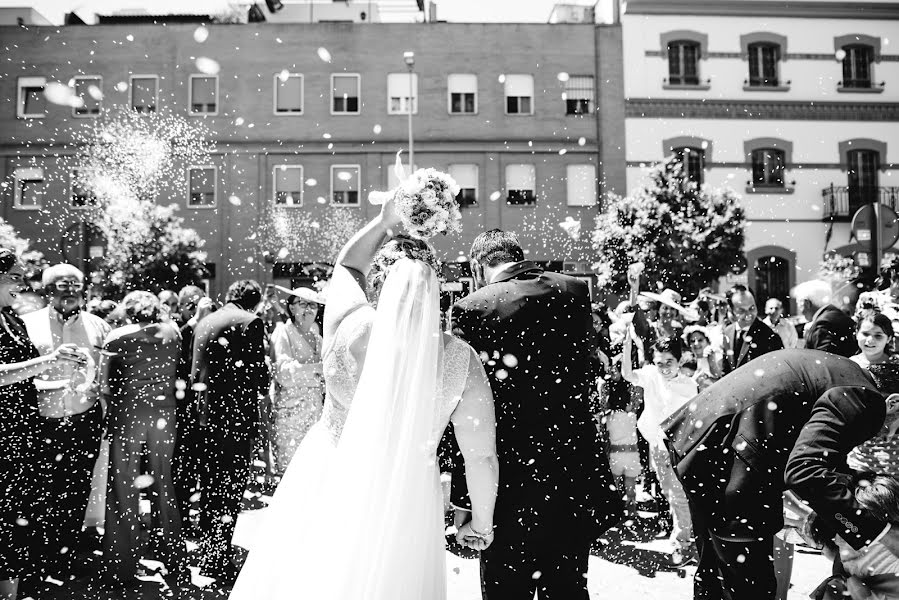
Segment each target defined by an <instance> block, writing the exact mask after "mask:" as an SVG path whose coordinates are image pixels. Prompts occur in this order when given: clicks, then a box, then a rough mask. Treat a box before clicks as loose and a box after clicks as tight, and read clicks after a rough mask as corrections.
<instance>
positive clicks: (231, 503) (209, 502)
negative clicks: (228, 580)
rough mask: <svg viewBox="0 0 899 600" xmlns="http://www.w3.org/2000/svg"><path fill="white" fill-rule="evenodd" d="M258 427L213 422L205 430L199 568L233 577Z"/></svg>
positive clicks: (212, 420)
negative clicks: (234, 539) (236, 541)
mask: <svg viewBox="0 0 899 600" xmlns="http://www.w3.org/2000/svg"><path fill="white" fill-rule="evenodd" d="M255 432H256V425H255V423H249V422H247V423H238V422H236V421H235V422H231V423H228V421H227V420H225V419H213V418H210V420H209V423H208V424H207V425H206V426H205V427H204V428H203V454H202V455H203V457H204V460H205V462H204V464H203V468H202V470H201V475H200V487H201V489H202V492H201V495H200V530H201V536H202V539H201V542H200V552H199V554H200V568H201V570H202V571H204V572H206V573H209V574H210V575H214V574H219V575H222V574H233V569H234V568H233V566H232V563H231V538H232V537H234V525H235V523H236V521H237V515H238V513H239V512H240V504H241V501H242V500H243V493H244V490H245V489H246V485H247V481H248V480H249V477H250V466H251V460H252V453H253V438H252V436H253V435H254V434H255Z"/></svg>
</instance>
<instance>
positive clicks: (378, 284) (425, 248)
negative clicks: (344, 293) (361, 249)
mask: <svg viewBox="0 0 899 600" xmlns="http://www.w3.org/2000/svg"><path fill="white" fill-rule="evenodd" d="M403 258H410V259H412V260H420V261H422V262H424V263H427V264H428V265H429V266H430V267H431V268H432V269H434V271H435V272H436V273H437V278H438V279H440V278H441V273H442V271H443V267H442V264H441V262H440V260H439V259H438V258H437V251H436V250H435V249H434V247H433V246H432V245H431V244H429V243H428V242H426V241H425V240H419V239H416V238H413V237H409V236H407V235H398V236H396V237H395V238H393V239H392V240H390V241H389V242H387V243H386V244H384V245H383V246H382V247H381V249H380V250H378V252H377V254H375V257H374V258H373V259H372V260H371V270H370V271H369V272H368V276H367V277H366V283H367V284H368V285H367V286H366V287H367V294H368V300H369V302H371V303H372V304H377V303H378V297H379V296H380V295H381V288H383V287H384V280H386V279H387V273H388V271H390V267H391V266H393V264H394V263H396V262H397V261H398V260H401V259H403Z"/></svg>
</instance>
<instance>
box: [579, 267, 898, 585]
mask: <svg viewBox="0 0 899 600" xmlns="http://www.w3.org/2000/svg"><path fill="white" fill-rule="evenodd" d="M628 281H629V284H630V294H629V298H628V299H627V300H625V301H623V302H621V303H620V304H619V305H618V306H617V307H615V308H614V310H613V309H610V308H609V307H607V306H605V305H603V304H597V305H594V325H595V329H596V332H597V338H598V340H599V342H598V351H597V356H596V361H597V363H598V365H599V370H600V372H601V374H602V376H601V378H600V379H599V381H598V389H597V392H598V393H597V402H596V404H595V413H596V415H595V416H596V418H597V423H598V427H599V428H600V431H601V432H602V433H603V434H604V436H603V437H604V440H605V442H606V444H607V446H606V448H607V451H608V456H609V463H610V467H611V469H612V473H613V475H614V476H615V477H616V479H617V485H618V487H619V489H621V490H623V495H624V498H625V500H626V502H627V505H628V513H627V514H628V517H629V519H630V520H629V521H628V522H627V523H628V525H630V526H632V527H640V526H642V527H643V528H650V529H652V528H653V527H655V529H656V533H658V534H659V535H660V536H662V535H666V534H668V535H670V544H671V550H670V551H671V558H670V560H671V563H672V564H674V565H681V564H684V563H686V562H688V561H693V560H697V559H698V556H697V548H696V539H697V537H698V536H699V535H700V532H697V531H694V523H693V520H694V519H695V518H696V514H695V510H696V507H695V506H693V507H692V508H693V511H694V512H693V513H692V514H691V507H690V502H689V501H688V494H686V493H685V490H684V484H683V482H682V481H681V479H682V477H677V476H675V473H674V470H673V468H672V464H671V453H670V452H669V450H668V449H667V448H666V446H665V443H663V440H664V438H665V435H666V434H665V431H664V429H665V427H666V425H668V426H670V423H666V419H669V418H671V417H672V415H674V414H675V413H677V412H678V411H681V412H683V411H682V410H681V409H682V407H684V406H685V405H687V403H691V402H692V404H694V405H696V404H700V403H701V402H700V400H699V399H700V398H702V396H701V395H700V396H697V394H699V393H700V392H702V391H703V390H707V389H709V388H710V386H713V385H714V384H715V382H717V381H719V380H721V379H722V378H723V377H725V376H726V375H727V374H729V373H732V372H733V371H735V370H737V369H739V368H740V367H742V366H744V365H746V364H748V363H750V362H751V361H753V360H755V359H759V358H760V357H763V356H765V355H768V354H769V353H772V352H776V351H778V350H782V349H812V350H823V351H826V352H829V353H831V354H835V355H839V356H843V357H847V358H850V360H852V361H854V362H855V363H857V364H858V365H860V366H861V367H862V368H863V369H865V370H866V371H867V372H868V373H869V374H870V375H871V377H872V378H873V381H874V382H875V383H876V386H877V389H878V390H879V391H880V392H882V393H883V395H884V396H888V395H889V394H893V393H899V354H897V350H899V348H897V337H899V336H897V334H896V332H897V330H899V266H897V267H891V268H887V269H885V270H884V271H883V273H882V274H881V278H880V283H881V285H880V286H879V287H880V288H881V289H880V290H879V291H870V292H864V293H859V289H858V287H857V286H854V285H851V284H850V285H847V286H845V287H844V288H842V289H837V290H835V289H832V287H831V284H829V283H828V282H826V281H822V280H812V281H807V282H804V283H802V284H800V285H798V286H796V287H795V288H794V289H793V290H792V292H791V297H792V298H793V299H794V300H795V302H796V306H797V311H798V313H799V314H798V315H797V317H794V318H787V317H786V316H785V315H784V304H783V301H782V300H781V299H778V298H769V299H767V301H766V302H765V305H764V306H765V315H764V317H763V318H760V315H759V314H758V308H757V307H758V299H757V298H756V297H755V295H754V294H753V292H752V290H750V289H748V288H747V287H746V286H743V285H735V286H733V287H732V288H731V289H729V290H728V291H727V292H726V294H724V295H721V296H719V295H716V294H713V293H711V292H709V291H708V290H704V291H703V292H702V293H700V295H699V297H698V298H697V299H696V300H694V301H693V302H691V303H689V304H686V305H685V304H682V302H681V296H680V294H679V293H677V292H676V291H674V290H671V289H665V290H664V291H662V292H661V293H659V294H655V293H650V292H640V276H639V273H630V274H629V276H628ZM785 356H792V355H785ZM782 362H783V361H782ZM793 362H796V363H797V364H796V365H793V367H795V370H797V371H798V370H801V365H799V364H798V363H799V360H798V359H793ZM754 364H756V365H758V363H754ZM760 374H761V375H764V376H765V377H767V374H766V373H764V368H761V367H760V368H759V369H757V372H756V373H755V374H754V375H755V376H756V378H757V377H758V376H760ZM728 379H730V378H728ZM734 381H736V380H734ZM834 385H836V384H834ZM784 386H785V387H786V386H787V382H786V381H784ZM716 389H717V388H712V390H710V391H709V393H712V394H713V395H715V394H714V392H713V390H716ZM754 392H755V391H754V390H752V391H750V390H749V389H747V390H746V393H749V394H752V393H754ZM720 393H721V392H718V394H720ZM715 403H716V404H719V403H718V402H715ZM699 422H700V423H701V420H700V421H699ZM698 426H699V425H697V427H698ZM897 427H899V420H897V419H895V418H893V419H890V418H888V419H887V424H886V425H884V427H883V429H882V430H881V431H880V432H879V433H877V434H876V435H875V436H874V437H873V438H871V439H869V440H868V441H866V442H865V443H863V444H860V445H858V446H857V447H856V448H855V449H854V450H852V452H851V453H850V454H849V456H848V457H847V460H848V463H849V465H850V466H851V467H852V468H853V469H855V470H856V471H859V472H864V473H876V474H878V478H876V479H874V478H873V476H872V477H869V478H868V479H861V480H860V481H861V483H860V485H861V486H862V487H864V490H861V488H860V498H861V499H859V500H858V501H859V502H860V503H861V502H864V501H867V502H869V504H871V505H872V506H874V505H875V504H878V505H879V508H878V509H877V510H879V511H880V512H881V513H883V514H885V515H889V518H888V519H887V520H888V521H893V522H895V521H897V518H896V517H897V516H899V495H897V494H896V492H897V491H899V483H897V481H896V479H894V478H897V477H899V439H897V437H896V436H895V435H894V434H895V432H896V429H897ZM670 433H671V432H670V431H669V432H668V434H669V439H670V438H671V435H670ZM640 483H642V486H639V485H638V484H640ZM780 485H781V487H782V486H783V481H781V482H780ZM638 487H642V499H644V500H646V501H649V500H651V499H652V498H651V497H652V496H653V495H655V496H656V498H655V500H656V502H655V504H656V505H657V506H659V507H661V510H662V512H663V513H664V512H668V513H669V514H670V517H669V518H668V519H664V518H662V519H657V520H655V521H647V520H644V519H640V518H639V515H640V514H641V512H638V511H637V508H638V502H637V500H638V494H637V488H638ZM688 491H689V490H688ZM694 491H695V490H694ZM700 491H701V490H700ZM706 491H708V492H710V490H709V488H706ZM884 504H886V505H889V506H887V507H885V506H884ZM640 507H641V508H644V507H645V505H644V504H643V503H641V504H640ZM716 510H717V509H716ZM797 512H799V513H802V514H805V513H804V512H803V510H801V509H800V510H798V511H797ZM643 514H644V515H646V514H647V513H645V512H643ZM647 516H648V515H647ZM700 528H702V527H700ZM788 534H789V531H787V530H785V531H784V532H782V533H781V534H779V535H778V536H775V537H774V539H773V540H772V543H769V545H768V549H767V552H766V557H767V556H772V557H774V563H775V564H774V566H775V569H776V572H777V597H778V598H786V594H787V590H788V588H789V580H790V572H791V565H792V553H793V546H792V544H791V543H788V542H789V541H795V540H796V536H795V535H793V536H790V535H788ZM837 540H840V538H837ZM819 541H820V540H819ZM772 544H773V547H772ZM818 545H820V544H818ZM828 545H829V544H828ZM843 550H844V552H843V556H844V557H847V556H850V555H849V554H847V551H846V548H843ZM855 554H858V553H855ZM883 558H884V557H880V559H883ZM856 559H857V557H856ZM880 559H878V560H880ZM896 560H897V559H896V557H895V556H892V561H893V562H895V561H896ZM887 563H889V564H893V563H891V562H889V561H886V560H881V561H880V563H879V567H882V566H884V564H887ZM848 564H849V566H850V567H851V566H852V565H853V564H855V563H853V562H852V557H850V559H849V563H848ZM864 566H865V568H869V567H870V564H869V563H865V565H864ZM895 571H896V569H893V571H885V572H895ZM865 574H866V575H870V574H871V572H870V571H868V572H866V573H865ZM719 578H720V576H719ZM725 579H726V578H725ZM823 589H824V588H823V587H822V591H821V593H820V594H821V597H828V596H826V595H825V594H824V591H823ZM890 589H892V588H890ZM697 593H698V592H697ZM848 595H849V592H846V596H848ZM697 597H699V596H697ZM702 597H705V596H702ZM726 597H728V598H730V597H731V596H726ZM733 597H736V596H733ZM760 597H761V596H760ZM834 597H839V596H834ZM853 597H855V596H853ZM866 597H867V596H866ZM888 597H893V596H888Z"/></svg>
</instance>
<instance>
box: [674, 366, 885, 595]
mask: <svg viewBox="0 0 899 600" xmlns="http://www.w3.org/2000/svg"><path fill="white" fill-rule="evenodd" d="M885 414H886V410H885V399H884V397H883V395H882V394H881V393H880V392H878V391H877V389H876V388H875V387H874V384H873V383H872V382H871V380H870V376H868V375H867V374H865V373H864V371H863V370H862V369H861V368H860V367H859V366H858V365H857V364H855V363H854V362H852V361H851V360H849V359H846V358H841V357H839V356H836V355H833V354H828V353H825V352H818V351H809V350H799V349H794V350H778V351H775V352H770V353H768V354H766V355H764V356H761V357H759V358H758V359H756V360H755V361H754V362H753V363H752V364H747V365H743V366H742V367H740V368H738V369H737V370H736V371H734V372H733V373H730V374H729V375H727V376H725V377H723V378H721V380H719V381H717V382H715V383H714V384H712V385H711V386H710V387H708V388H707V389H705V390H703V391H702V392H700V393H699V395H698V396H696V397H695V398H693V400H692V401H691V402H689V403H687V404H686V405H684V406H683V407H681V409H679V410H678V411H676V412H675V413H674V414H673V415H672V416H671V417H669V418H668V419H667V420H666V421H665V422H664V423H663V424H662V428H663V430H664V431H665V434H666V437H665V443H666V445H667V446H668V451H669V456H670V457H671V459H672V461H674V462H675V464H676V468H677V471H678V475H679V477H680V480H681V482H682V484H683V487H684V490H685V491H686V493H687V495H688V497H689V499H690V502H691V509H692V515H693V525H694V529H695V531H696V537H697V545H698V546H699V552H700V558H699V567H698V569H697V571H696V576H695V579H694V595H695V597H696V598H729V599H732V600H744V599H745V600H760V599H773V598H774V597H775V594H776V591H777V579H776V577H775V569H774V564H773V559H772V550H773V547H774V536H775V534H776V533H777V532H778V531H780V530H781V529H782V528H783V525H784V517H783V492H784V491H786V490H792V491H793V492H795V494H796V495H798V496H799V497H800V498H801V499H802V500H804V501H806V502H808V503H809V505H810V506H811V508H812V509H813V510H815V512H817V513H818V516H819V518H821V519H822V521H821V523H822V524H824V526H825V527H826V528H828V529H829V531H831V532H832V533H837V534H839V535H840V537H842V538H843V539H844V540H845V541H847V542H848V543H849V544H851V545H852V547H853V548H855V549H856V550H858V549H861V548H863V547H865V546H867V545H869V544H870V543H871V542H873V541H874V540H875V539H877V538H878V537H879V536H882V537H881V538H880V539H881V540H882V541H883V543H884V544H885V545H889V547H890V548H891V551H894V552H899V532H897V531H895V530H892V529H888V528H887V527H886V525H887V523H886V521H885V520H884V519H883V518H882V517H880V516H878V515H876V514H873V513H872V512H870V511H866V510H863V509H859V506H858V504H856V503H855V501H854V498H853V490H852V488H851V487H850V485H849V482H850V478H849V477H848V476H847V475H848V472H849V470H848V467H847V466H846V455H847V454H848V453H849V451H850V450H851V449H852V448H853V447H854V446H857V445H858V444H860V443H862V442H864V441H865V440H867V439H868V438H870V437H872V436H873V435H875V434H876V433H877V431H878V430H880V428H881V426H882V424H883V422H884V416H885Z"/></svg>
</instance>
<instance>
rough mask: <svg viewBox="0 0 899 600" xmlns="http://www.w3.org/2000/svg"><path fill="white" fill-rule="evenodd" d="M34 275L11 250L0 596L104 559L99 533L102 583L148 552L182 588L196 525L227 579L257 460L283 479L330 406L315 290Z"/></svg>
mask: <svg viewBox="0 0 899 600" xmlns="http://www.w3.org/2000/svg"><path fill="white" fill-rule="evenodd" d="M37 287H39V290H38V295H37V296H35V294H34V293H33V292H34V290H33V289H32V286H31V285H30V284H29V282H27V281H26V277H25V272H24V271H23V268H22V266H21V265H20V263H19V261H18V258H17V257H16V255H15V254H14V253H13V252H12V251H10V250H6V249H0V324H2V327H0V411H3V415H2V417H0V448H3V452H2V453H0V540H3V543H2V544H0V598H13V599H14V598H16V597H27V596H28V595H38V596H39V590H40V588H41V586H42V585H45V584H46V582H51V583H53V584H56V585H62V584H65V583H66V582H68V581H70V580H73V579H76V578H79V577H81V576H84V575H87V574H88V573H90V572H91V571H96V570H97V569H96V565H88V564H85V561H84V557H85V556H86V555H87V556H90V555H91V552H92V550H94V549H96V547H97V546H99V549H100V550H102V553H101V556H102V566H101V569H100V574H101V582H102V583H103V584H104V585H106V586H111V587H114V588H121V587H128V586H131V585H133V584H135V583H136V582H137V580H136V579H135V576H140V575H146V574H148V573H147V569H146V567H144V566H142V565H141V564H140V562H139V559H140V558H142V557H152V558H155V559H158V560H159V561H161V562H162V563H163V564H164V565H165V568H164V571H163V572H162V573H161V574H163V575H165V577H166V580H167V582H168V583H169V586H170V587H171V588H173V589H179V588H183V587H184V586H187V585H189V583H190V578H191V574H190V571H189V570H188V566H187V563H186V559H187V546H186V543H185V540H186V538H188V537H189V538H192V539H194V540H196V541H197V543H198V545H199V552H198V553H197V556H198V557H199V566H200V573H201V574H203V575H206V576H209V577H213V578H216V579H219V580H223V581H226V582H227V581H233V580H234V578H235V577H236V574H237V567H236V566H235V561H234V556H233V547H232V545H231V541H232V536H233V533H234V526H235V522H236V520H237V516H238V513H239V511H240V508H241V502H242V500H243V498H244V494H245V490H246V486H247V483H248V481H249V479H250V477H251V470H252V467H253V461H254V460H262V462H263V463H264V464H265V467H266V473H267V476H268V479H267V481H266V483H267V484H271V483H273V482H274V480H275V479H274V478H275V476H277V474H279V473H283V471H284V469H285V468H286V465H287V463H288V462H289V461H290V459H291V457H292V455H293V452H294V451H295V450H296V448H297V447H298V446H299V444H300V442H301V441H302V439H303V437H304V436H305V434H306V432H307V431H308V429H309V428H310V427H311V425H312V424H314V423H315V421H316V420H317V419H318V416H319V415H320V413H321V410H322V403H323V396H324V379H323V374H322V368H321V350H322V344H321V341H322V338H321V332H320V324H321V313H322V308H323V299H322V297H321V296H320V295H319V294H318V293H317V292H315V291H313V290H311V289H306V288H301V289H296V290H289V289H286V288H280V290H281V291H278V290H276V289H275V288H274V286H269V287H267V288H266V289H265V291H263V288H262V287H261V286H260V285H259V284H258V283H256V282H255V281H251V280H243V281H238V282H236V283H234V284H233V285H232V286H231V287H230V288H229V289H228V291H227V294H226V298H225V303H224V304H223V305H219V304H217V303H216V302H215V301H214V300H212V299H211V298H208V297H207V295H206V293H205V292H204V291H203V290H202V289H201V288H199V287H197V286H192V285H190V286H186V287H184V288H183V289H181V290H180V291H178V292H175V291H172V290H164V291H162V292H160V293H159V294H153V293H150V292H148V291H134V292H131V293H129V294H127V295H126V296H125V297H124V299H122V300H121V301H120V302H113V301H111V300H100V299H91V300H89V301H88V300H87V299H86V297H85V296H86V290H85V281H84V274H83V273H82V272H81V271H80V270H79V269H78V268H76V267H75V266H73V265H69V264H58V265H53V266H50V267H48V268H46V269H44V271H43V273H42V275H41V279H40V285H39V286H37ZM35 297H38V298H40V299H41V302H35V301H34V299H35ZM26 300H27V301H26ZM42 303H45V305H44V306H43V307H39V306H40V304H42ZM147 500H149V502H150V504H151V511H150V514H151V522H150V523H149V524H147V523H145V522H142V520H145V519H144V518H143V517H142V514H141V512H142V511H141V503H142V501H147ZM148 525H149V526H148ZM7 541H8V542H9V543H7ZM142 548H143V550H142Z"/></svg>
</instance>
